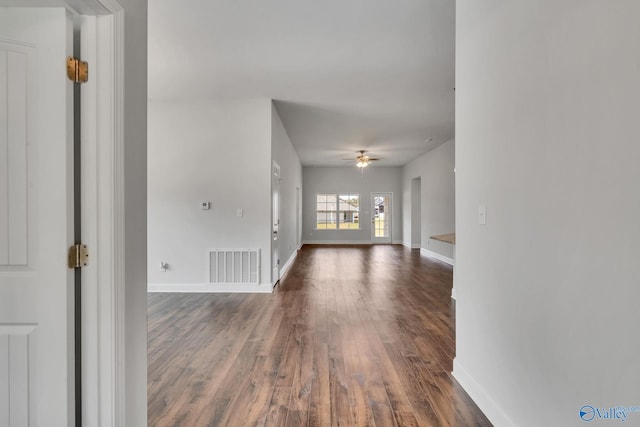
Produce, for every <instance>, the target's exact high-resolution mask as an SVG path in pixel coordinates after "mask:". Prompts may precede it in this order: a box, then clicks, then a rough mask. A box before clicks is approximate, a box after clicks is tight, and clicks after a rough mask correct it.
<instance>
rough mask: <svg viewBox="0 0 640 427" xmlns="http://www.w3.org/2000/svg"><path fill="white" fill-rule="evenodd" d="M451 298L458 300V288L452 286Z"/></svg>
mask: <svg viewBox="0 0 640 427" xmlns="http://www.w3.org/2000/svg"><path fill="white" fill-rule="evenodd" d="M451 299H455V300H457V299H458V298H457V294H456V288H451Z"/></svg>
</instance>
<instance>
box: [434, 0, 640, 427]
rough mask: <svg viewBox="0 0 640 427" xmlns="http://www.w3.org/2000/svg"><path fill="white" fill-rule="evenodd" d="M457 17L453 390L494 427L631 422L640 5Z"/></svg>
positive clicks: (499, 8)
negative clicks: (616, 411) (464, 394)
mask: <svg viewBox="0 0 640 427" xmlns="http://www.w3.org/2000/svg"><path fill="white" fill-rule="evenodd" d="M456 8H457V24H456V26H457V37H456V38H457V44H456V54H457V58H456V70H457V71H456V144H457V147H456V148H457V149H456V168H457V172H456V207H457V211H456V233H457V238H458V240H457V246H456V274H455V279H454V281H455V288H456V291H457V304H456V320H457V324H456V336H457V355H456V359H455V364H454V374H455V377H456V378H457V379H458V380H459V381H460V382H461V383H462V384H463V386H464V387H465V388H466V389H467V390H468V391H469V392H470V394H471V395H472V397H473V398H474V399H475V400H476V402H478V403H479V404H480V406H481V408H482V409H483V410H484V411H485V412H486V413H487V415H488V416H489V417H490V418H491V420H492V421H493V422H494V423H495V425H498V426H503V425H519V426H541V425H545V426H570V425H574V426H575V425H582V424H583V421H581V419H580V416H579V410H580V408H581V407H582V406H583V405H592V406H594V407H598V408H605V409H607V408H609V407H611V406H617V405H636V406H640V387H639V386H638V385H639V384H640V357H639V355H640V340H638V339H637V335H638V325H640V310H638V301H640V286H639V284H640V262H639V261H638V260H639V259H640V245H639V244H638V242H640V226H639V225H638V219H639V218H640V191H639V183H640V167H638V161H639V160H640V145H639V144H638V141H640V126H639V125H638V114H639V112H640V78H639V77H638V76H639V75H640V55H639V54H638V49H639V46H640V25H638V17H639V16H640V2H637V1H635V0H612V1H600V0H580V1H568V0H563V1H557V0H553V1H551V0H544V1H536V2H508V1H500V2H497V1H491V2H478V1H476V0H458V1H457V4H456ZM423 185H424V181H423ZM479 204H486V206H487V215H486V218H487V223H486V225H484V226H482V225H479V224H478V221H477V216H478V214H477V212H478V205H479ZM612 422H613V423H616V421H609V422H607V421H606V420H603V421H601V422H600V421H599V420H598V419H597V418H596V421H594V422H593V423H592V424H591V425H612V424H611V423H612ZM625 424H626V425H638V424H640V413H636V414H634V413H631V414H629V418H628V419H627V421H626V423H625Z"/></svg>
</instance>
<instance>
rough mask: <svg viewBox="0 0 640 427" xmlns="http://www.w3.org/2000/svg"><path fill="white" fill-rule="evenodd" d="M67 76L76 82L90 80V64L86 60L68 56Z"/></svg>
mask: <svg viewBox="0 0 640 427" xmlns="http://www.w3.org/2000/svg"><path fill="white" fill-rule="evenodd" d="M67 77H69V80H71V81H72V82H74V83H86V82H87V81H88V80H89V64H88V63H87V62H86V61H80V60H79V59H76V58H72V57H71V56H70V57H68V58H67Z"/></svg>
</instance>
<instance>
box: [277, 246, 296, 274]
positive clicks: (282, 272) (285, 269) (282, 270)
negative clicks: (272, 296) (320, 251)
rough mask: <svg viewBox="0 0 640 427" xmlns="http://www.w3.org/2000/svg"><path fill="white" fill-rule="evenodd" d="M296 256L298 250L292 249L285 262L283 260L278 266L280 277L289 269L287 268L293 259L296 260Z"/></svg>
mask: <svg viewBox="0 0 640 427" xmlns="http://www.w3.org/2000/svg"><path fill="white" fill-rule="evenodd" d="M297 256H298V251H293V253H292V254H291V256H290V257H289V259H288V260H287V262H285V263H284V265H283V266H282V267H280V277H282V276H284V274H285V273H286V272H287V271H288V270H289V268H290V267H291V265H292V264H293V261H295V260H296V257H297Z"/></svg>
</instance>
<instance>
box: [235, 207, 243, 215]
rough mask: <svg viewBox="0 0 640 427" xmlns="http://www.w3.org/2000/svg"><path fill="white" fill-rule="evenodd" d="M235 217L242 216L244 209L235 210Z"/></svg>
mask: <svg viewBox="0 0 640 427" xmlns="http://www.w3.org/2000/svg"><path fill="white" fill-rule="evenodd" d="M236 215H237V216H242V215H244V209H242V208H238V209H237V210H236Z"/></svg>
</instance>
